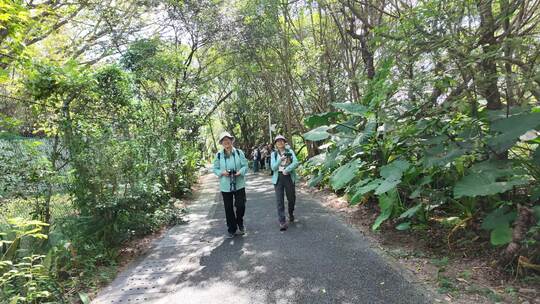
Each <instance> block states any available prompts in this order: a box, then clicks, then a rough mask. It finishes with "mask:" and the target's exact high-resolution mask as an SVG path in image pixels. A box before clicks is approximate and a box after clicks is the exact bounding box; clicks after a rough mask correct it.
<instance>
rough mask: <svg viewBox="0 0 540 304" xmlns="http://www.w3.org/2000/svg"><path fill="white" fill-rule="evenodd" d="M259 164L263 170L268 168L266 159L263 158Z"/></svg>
mask: <svg viewBox="0 0 540 304" xmlns="http://www.w3.org/2000/svg"><path fill="white" fill-rule="evenodd" d="M259 164H260V165H261V166H260V168H261V169H262V170H264V169H266V167H265V164H266V158H261V159H260V160H259Z"/></svg>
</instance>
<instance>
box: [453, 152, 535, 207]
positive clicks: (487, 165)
mask: <svg viewBox="0 0 540 304" xmlns="http://www.w3.org/2000/svg"><path fill="white" fill-rule="evenodd" d="M469 171H470V172H472V173H470V174H469V175H466V176H464V177H463V178H462V179H461V180H460V181H458V182H457V183H456V184H455V186H454V197H455V198H460V197H464V196H468V197H475V196H484V195H493V194H497V193H503V192H506V191H508V190H511V189H512V188H513V187H514V186H519V185H526V184H528V183H529V180H528V178H526V177H525V176H522V177H520V176H519V174H521V172H520V169H518V168H513V167H512V164H511V162H508V161H492V160H488V161H484V162H481V163H477V164H475V165H474V166H472V167H471V168H470V169H469Z"/></svg>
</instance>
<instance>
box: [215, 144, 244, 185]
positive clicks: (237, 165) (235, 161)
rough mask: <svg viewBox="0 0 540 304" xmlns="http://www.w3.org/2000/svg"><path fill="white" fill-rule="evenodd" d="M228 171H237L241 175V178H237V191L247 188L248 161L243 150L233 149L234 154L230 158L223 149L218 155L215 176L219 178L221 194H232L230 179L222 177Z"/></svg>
mask: <svg viewBox="0 0 540 304" xmlns="http://www.w3.org/2000/svg"><path fill="white" fill-rule="evenodd" d="M227 170H236V172H239V173H240V176H237V177H236V190H240V189H242V188H245V187H246V173H247V171H248V161H247V159H246V156H245V155H244V152H243V151H242V150H240V149H236V148H233V150H232V154H231V155H229V156H228V157H227V156H226V154H225V152H224V151H223V149H222V150H220V151H219V152H218V153H217V154H216V157H215V158H214V174H215V175H217V177H219V190H220V191H221V192H232V189H231V179H230V177H228V176H223V175H221V172H223V171H227Z"/></svg>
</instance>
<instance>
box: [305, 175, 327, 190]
mask: <svg viewBox="0 0 540 304" xmlns="http://www.w3.org/2000/svg"><path fill="white" fill-rule="evenodd" d="M323 178H324V174H322V173H319V174H318V175H317V176H315V177H313V178H312V179H310V180H309V182H308V186H310V187H315V186H317V185H318V184H320V183H321V181H322V180H323Z"/></svg>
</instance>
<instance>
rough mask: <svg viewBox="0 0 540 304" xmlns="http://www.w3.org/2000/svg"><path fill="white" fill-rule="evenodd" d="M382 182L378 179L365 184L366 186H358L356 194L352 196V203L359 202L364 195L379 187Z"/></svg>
mask: <svg viewBox="0 0 540 304" xmlns="http://www.w3.org/2000/svg"><path fill="white" fill-rule="evenodd" d="M380 183H381V180H380V179H376V180H373V181H371V182H370V183H369V184H367V185H364V186H361V187H359V188H357V189H356V192H355V194H354V195H353V197H352V198H351V204H356V203H358V202H359V201H360V200H361V199H362V197H364V195H365V194H366V193H368V192H370V191H373V190H375V189H377V187H379V185H380Z"/></svg>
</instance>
